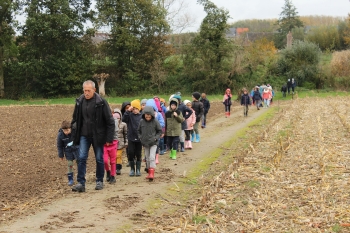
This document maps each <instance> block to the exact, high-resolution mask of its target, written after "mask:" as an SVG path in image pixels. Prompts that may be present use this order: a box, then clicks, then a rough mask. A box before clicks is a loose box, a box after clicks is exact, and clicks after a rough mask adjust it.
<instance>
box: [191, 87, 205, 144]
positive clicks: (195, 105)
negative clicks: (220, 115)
mask: <svg viewBox="0 0 350 233" xmlns="http://www.w3.org/2000/svg"><path fill="white" fill-rule="evenodd" d="M200 97H201V94H200V93H199V92H194V93H192V100H193V101H192V109H193V110H194V111H195V112H196V123H195V124H194V126H193V130H194V133H195V136H196V140H195V141H194V142H199V141H200V135H199V130H198V125H199V122H200V121H201V118H202V116H203V114H204V107H203V104H202V103H201V102H199V98H200Z"/></svg>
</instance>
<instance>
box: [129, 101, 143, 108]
mask: <svg viewBox="0 0 350 233" xmlns="http://www.w3.org/2000/svg"><path fill="white" fill-rule="evenodd" d="M131 106H132V107H133V108H137V109H138V110H141V102H140V100H139V99H136V100H133V101H131Z"/></svg>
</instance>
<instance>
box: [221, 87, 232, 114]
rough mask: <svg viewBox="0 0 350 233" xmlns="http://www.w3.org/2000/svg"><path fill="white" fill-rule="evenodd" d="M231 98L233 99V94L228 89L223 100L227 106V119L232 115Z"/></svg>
mask: <svg viewBox="0 0 350 233" xmlns="http://www.w3.org/2000/svg"><path fill="white" fill-rule="evenodd" d="M231 98H232V94H231V90H230V88H227V89H226V91H225V94H224V99H223V100H222V103H223V104H224V105H225V117H226V118H227V117H229V116H230V114H231V105H232V102H231Z"/></svg>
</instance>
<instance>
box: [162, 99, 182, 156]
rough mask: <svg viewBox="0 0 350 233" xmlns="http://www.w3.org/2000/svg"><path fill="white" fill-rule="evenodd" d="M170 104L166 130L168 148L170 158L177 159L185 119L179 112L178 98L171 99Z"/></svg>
mask: <svg viewBox="0 0 350 233" xmlns="http://www.w3.org/2000/svg"><path fill="white" fill-rule="evenodd" d="M169 102H170V104H169V111H167V112H166V113H165V129H166V136H167V144H168V148H169V149H170V150H171V153H170V158H171V159H176V152H177V148H178V146H179V141H180V135H181V122H182V121H183V117H182V113H181V111H180V110H178V105H179V101H178V100H177V99H176V98H170V101H169Z"/></svg>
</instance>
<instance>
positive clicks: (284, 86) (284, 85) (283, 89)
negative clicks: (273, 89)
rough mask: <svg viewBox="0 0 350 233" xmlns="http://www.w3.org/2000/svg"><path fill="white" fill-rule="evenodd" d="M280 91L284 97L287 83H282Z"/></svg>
mask: <svg viewBox="0 0 350 233" xmlns="http://www.w3.org/2000/svg"><path fill="white" fill-rule="evenodd" d="M281 92H282V96H283V98H284V97H286V96H287V95H286V94H287V85H286V84H283V86H282V88H281Z"/></svg>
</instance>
